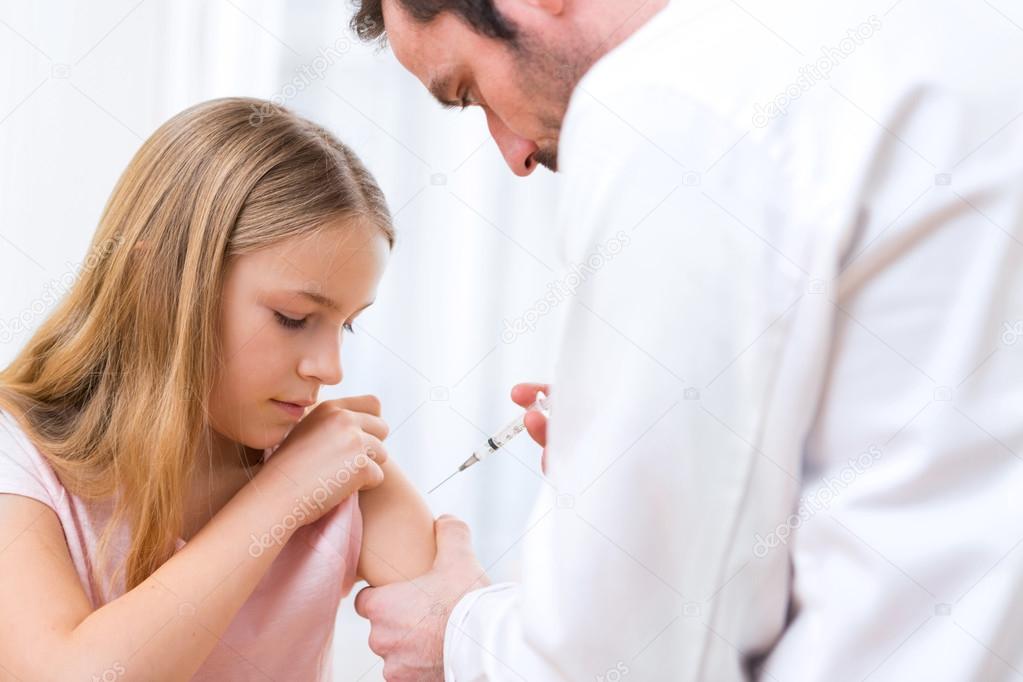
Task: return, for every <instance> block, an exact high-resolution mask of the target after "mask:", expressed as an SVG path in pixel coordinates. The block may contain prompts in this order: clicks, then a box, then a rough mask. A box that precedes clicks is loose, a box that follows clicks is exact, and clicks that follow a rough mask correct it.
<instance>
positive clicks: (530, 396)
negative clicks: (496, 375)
mask: <svg viewBox="0 0 1023 682" xmlns="http://www.w3.org/2000/svg"><path fill="white" fill-rule="evenodd" d="M539 391H543V392H544V393H545V394H546V395H550V394H551V386H550V384H532V383H529V384H515V385H514V386H513V387H512V390H511V399H512V401H514V402H515V404H517V405H521V406H522V407H529V406H530V405H532V404H533V403H534V402H536V394H537V393H538V392H539Z"/></svg>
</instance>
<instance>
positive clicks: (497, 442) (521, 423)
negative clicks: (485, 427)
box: [427, 391, 551, 495]
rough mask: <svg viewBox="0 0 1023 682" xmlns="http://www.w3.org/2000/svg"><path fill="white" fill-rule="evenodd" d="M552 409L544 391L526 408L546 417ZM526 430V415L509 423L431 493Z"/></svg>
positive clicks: (432, 489) (539, 392)
mask: <svg viewBox="0 0 1023 682" xmlns="http://www.w3.org/2000/svg"><path fill="white" fill-rule="evenodd" d="M550 409H551V408H550V398H548V397H547V396H546V395H544V392H543V391H537V393H536V400H535V401H533V404H532V405H530V406H529V407H527V408H526V412H527V413H528V412H530V411H532V410H536V411H538V412H540V413H541V414H543V415H544V416H545V417H546V416H547V414H548V412H549V411H550ZM525 429H526V416H525V414H523V415H522V416H521V417H517V418H516V419H514V420H512V421H511V422H509V423H508V425H507V426H505V427H504V428H503V429H501V430H500V431H498V432H497V433H495V434H494V435H493V436H491V437H490V438H488V439H487V442H486V443H484V444H483V445H482V446H481V447H479V448H478V449H477V450H476V451H475V452H473V453H472V455H471V456H470V457H469V459H467V460H465V461H464V462H462V465H461V466H460V467H458V469H457V470H456V471H455V472H454V473H453V474H451V475H450V476H448V477H447V478H445V479H444V480H443V481H441V482H440V483H438V484H437V485H435V486H433V488H431V489H430V493H432V492H433V491H434V490H436V489H437V488H439V487H441V486H442V485H444V484H445V483H447V482H448V481H450V480H451V479H452V478H454V477H455V475H456V474H460V473H461V472H463V471H465V470H466V469H468V468H469V467H471V466H472V465H473V464H476V463H477V462H482V461H483V460H484V459H486V458H487V457H488V456H490V455H491V454H493V453H494V452H497V450H499V449H500V448H502V447H504V446H505V445H507V444H508V443H509V442H510V441H511V440H512V439H513V438H515V436H517V435H519V434H520V433H522V432H523V431H524V430H525ZM430 493H427V495H429V494H430Z"/></svg>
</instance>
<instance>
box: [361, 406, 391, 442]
mask: <svg viewBox="0 0 1023 682" xmlns="http://www.w3.org/2000/svg"><path fill="white" fill-rule="evenodd" d="M353 414H354V415H355V416H356V418H357V419H358V420H359V426H361V427H362V430H363V431H365V432H366V433H368V434H370V435H372V436H374V437H375V438H378V439H380V440H384V439H385V438H387V434H388V433H390V432H391V429H390V427H389V426H388V425H387V422H385V421H384V420H383V419H381V418H380V417H375V416H373V415H371V414H366V413H364V412H354V413H353Z"/></svg>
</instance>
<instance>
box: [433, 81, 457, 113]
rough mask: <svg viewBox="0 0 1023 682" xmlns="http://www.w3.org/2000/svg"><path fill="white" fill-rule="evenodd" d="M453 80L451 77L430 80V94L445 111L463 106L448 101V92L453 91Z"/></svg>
mask: <svg viewBox="0 0 1023 682" xmlns="http://www.w3.org/2000/svg"><path fill="white" fill-rule="evenodd" d="M451 80H452V78H451V76H435V77H433V78H431V79H430V84H429V85H428V86H427V89H428V90H429V91H430V94H431V95H433V97H434V99H436V100H437V101H438V102H440V105H441V106H442V107H444V108H445V109H454V108H458V107H461V106H462V103H461V102H452V101H451V100H449V99H448V92H449V91H450V90H451Z"/></svg>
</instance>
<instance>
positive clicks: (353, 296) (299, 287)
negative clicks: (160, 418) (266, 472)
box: [210, 220, 390, 450]
mask: <svg viewBox="0 0 1023 682" xmlns="http://www.w3.org/2000/svg"><path fill="white" fill-rule="evenodd" d="M335 227H336V228H339V229H333V228H335ZM389 253H390V249H389V244H388V240H387V237H386V236H385V235H384V234H383V232H381V230H380V229H379V228H378V227H376V226H374V225H370V224H363V223H361V222H357V221H343V220H338V221H336V222H332V223H330V224H329V225H327V226H325V228H324V229H321V230H317V231H316V232H315V233H313V234H311V235H309V236H302V237H294V238H291V239H288V240H285V241H283V242H281V243H279V244H276V245H274V246H271V247H268V248H266V249H263V250H261V251H258V252H256V253H250V254H247V255H244V256H239V257H237V258H234V259H233V260H231V261H230V262H229V263H228V265H227V270H226V273H225V281H224V289H223V295H222V297H221V306H222V307H221V318H220V335H221V339H222V347H223V353H224V355H223V358H222V360H221V363H220V366H219V368H218V376H217V377H216V379H215V381H214V385H213V391H212V394H211V399H210V420H211V425H212V427H213V430H214V431H215V432H216V433H217V434H219V435H220V436H222V437H224V438H226V439H227V440H229V441H234V442H236V443H241V444H243V445H246V446H248V447H250V448H255V449H260V450H261V449H264V448H268V447H271V446H273V445H276V444H278V443H280V442H281V441H282V440H283V439H284V437H285V436H286V435H287V434H288V431H290V430H291V428H292V427H293V426H294V425H295V423H296V422H298V420H299V419H300V418H301V417H302V416H303V414H304V413H305V412H308V406H309V405H310V404H312V403H313V402H315V401H316V399H317V393H318V392H319V389H320V386H322V385H325V384H326V385H333V384H338V383H340V382H341V378H342V376H343V373H342V370H341V343H342V340H343V338H344V335H345V334H346V333H350V332H351V324H352V322H353V321H354V320H355V318H356V317H357V316H358V315H359V313H360V312H362V311H363V310H365V309H366V308H367V307H369V305H370V304H372V303H373V299H374V298H375V297H376V289H377V284H378V283H379V281H380V277H381V275H382V274H383V271H384V267H385V266H386V263H387V257H388V255H389Z"/></svg>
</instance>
